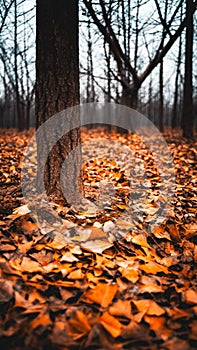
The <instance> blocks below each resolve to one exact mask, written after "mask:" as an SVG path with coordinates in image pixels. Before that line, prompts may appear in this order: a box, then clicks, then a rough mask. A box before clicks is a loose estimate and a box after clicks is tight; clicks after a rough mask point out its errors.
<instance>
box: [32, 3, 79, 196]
mask: <svg viewBox="0 0 197 350" xmlns="http://www.w3.org/2000/svg"><path fill="white" fill-rule="evenodd" d="M36 18H37V33H36V118H37V128H39V127H40V126H41V125H42V124H43V123H44V122H46V121H47V120H48V119H49V118H50V117H52V116H53V115H55V114H56V113H58V112H60V111H62V110H65V109H67V108H68V107H71V106H74V105H77V104H79V64H78V1H77V0H66V1H65V0H56V1H54V0H37V17H36ZM72 117H73V115H72ZM74 118H76V124H78V118H79V116H78V115H77V113H75V114H74ZM56 122H57V121H56ZM65 122H66V123H68V124H69V123H70V120H69V118H68V115H67V120H66V121H65ZM52 132H53V130H51V133H52ZM49 137H50V135H49V134H47V136H46V138H49ZM51 137H52V135H51ZM42 141H44V142H42ZM79 141H80V134H79V128H75V129H73V130H71V131H69V132H68V133H67V134H66V135H64V136H63V137H62V138H61V139H60V140H59V141H58V142H57V143H56V145H55V146H54V147H53V149H52V151H51V152H50V154H49V156H48V160H47V163H46V166H45V175H44V183H45V188H46V193H47V195H49V196H50V197H51V198H52V199H53V200H60V199H62V198H63V195H62V191H61V185H60V170H61V166H62V164H63V162H64V160H65V158H66V157H67V156H68V155H69V154H71V151H72V149H76V147H77V145H79ZM46 149H47V140H41V142H40V140H39V142H38V165H39V158H40V157H41V155H42V152H44V151H45V152H46ZM47 152H48V150H47ZM71 158H72V157H71ZM73 162H74V164H73V165H72V164H71V163H72V162H70V166H68V164H67V167H66V176H65V177H64V186H65V187H66V188H67V189H68V188H69V191H67V192H69V194H68V197H69V198H66V200H67V201H68V202H74V201H75V200H78V198H76V197H77V194H76V187H77V188H78V189H79V190H80V191H81V190H82V181H81V179H80V177H78V178H76V173H78V172H79V169H76V168H79V167H80V149H78V151H77V152H75V155H74V156H73ZM38 178H39V177H38ZM41 180H42V179H41ZM38 186H39V180H38ZM80 191H78V192H80Z"/></svg>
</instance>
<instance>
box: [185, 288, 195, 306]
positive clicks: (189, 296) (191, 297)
mask: <svg viewBox="0 0 197 350" xmlns="http://www.w3.org/2000/svg"><path fill="white" fill-rule="evenodd" d="M185 301H186V303H188V304H197V292H196V291H195V290H193V289H189V290H186V292H185Z"/></svg>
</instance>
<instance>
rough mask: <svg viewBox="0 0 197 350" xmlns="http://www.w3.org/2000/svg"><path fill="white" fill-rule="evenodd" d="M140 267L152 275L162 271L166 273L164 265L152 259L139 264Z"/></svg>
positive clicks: (166, 269)
mask: <svg viewBox="0 0 197 350" xmlns="http://www.w3.org/2000/svg"><path fill="white" fill-rule="evenodd" d="M140 269H141V270H143V271H144V272H146V273H152V274H154V275H155V274H156V273H157V272H164V273H165V274H168V268H167V267H166V266H162V265H160V264H157V263H155V262H153V261H150V262H149V263H147V264H144V265H141V266H140Z"/></svg>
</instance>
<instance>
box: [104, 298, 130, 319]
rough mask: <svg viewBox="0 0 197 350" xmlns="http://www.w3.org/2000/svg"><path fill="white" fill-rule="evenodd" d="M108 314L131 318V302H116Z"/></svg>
mask: <svg viewBox="0 0 197 350" xmlns="http://www.w3.org/2000/svg"><path fill="white" fill-rule="evenodd" d="M109 312H110V314H111V315H114V316H123V317H127V318H131V302H130V301H129V300H120V299H119V300H118V301H117V302H116V303H114V304H113V305H112V306H111V307H110V308H109Z"/></svg>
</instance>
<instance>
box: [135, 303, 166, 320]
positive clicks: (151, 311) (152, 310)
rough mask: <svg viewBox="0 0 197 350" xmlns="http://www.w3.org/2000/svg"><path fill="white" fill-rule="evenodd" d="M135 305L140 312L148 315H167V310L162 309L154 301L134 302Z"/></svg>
mask: <svg viewBox="0 0 197 350" xmlns="http://www.w3.org/2000/svg"><path fill="white" fill-rule="evenodd" d="M133 303H134V304H135V306H136V307H137V309H138V310H139V311H146V314H147V315H154V316H160V315H163V314H165V310H164V309H162V308H161V307H160V306H159V305H158V304H157V303H156V302H155V301H154V300H149V299H142V300H133Z"/></svg>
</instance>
